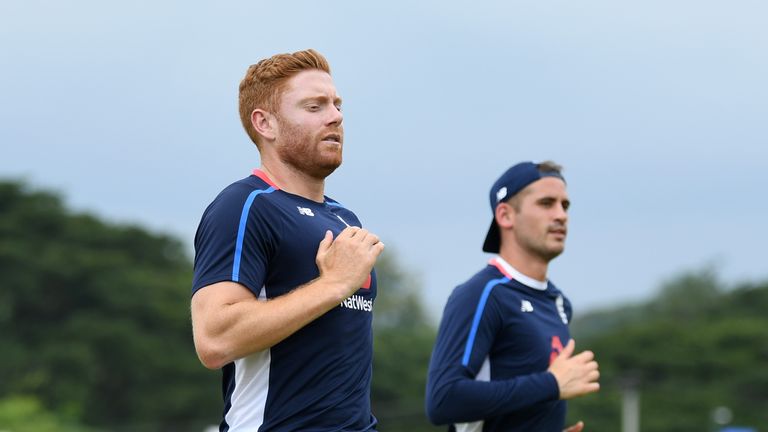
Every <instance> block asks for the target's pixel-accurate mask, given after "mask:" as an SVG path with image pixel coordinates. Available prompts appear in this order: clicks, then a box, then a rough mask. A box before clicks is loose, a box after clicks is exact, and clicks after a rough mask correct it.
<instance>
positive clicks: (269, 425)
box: [192, 174, 377, 432]
mask: <svg viewBox="0 0 768 432" xmlns="http://www.w3.org/2000/svg"><path fill="white" fill-rule="evenodd" d="M347 225H352V226H360V221H359V220H358V218H357V216H355V214H354V213H352V212H351V211H349V210H348V209H346V208H344V207H343V206H342V205H341V204H339V203H338V202H336V201H334V200H332V199H330V198H327V197H326V199H325V202H323V203H318V202H314V201H311V200H308V199H305V198H303V197H300V196H297V195H293V194H290V193H287V192H284V191H282V190H279V189H277V188H276V187H274V186H272V185H271V184H270V183H268V179H267V178H266V176H264V175H263V174H260V176H257V175H252V176H249V177H247V178H245V179H243V180H240V181H238V182H235V183H233V184H232V185H230V186H228V187H227V188H225V189H224V190H223V191H222V192H221V193H220V194H219V195H218V196H217V197H216V199H215V200H214V201H213V202H212V203H211V204H210V206H209V207H208V208H207V209H206V210H205V213H204V214H203V217H202V220H201V222H200V226H199V228H198V231H197V234H196V236H195V250H196V255H195V268H194V280H193V286H192V292H193V294H194V293H195V292H197V290H199V289H202V288H204V287H206V286H208V285H211V284H213V283H216V282H221V281H234V282H238V283H240V284H242V285H243V286H245V287H247V288H248V289H249V290H250V291H251V292H253V294H254V296H257V297H260V298H261V299H272V298H275V297H279V296H281V295H283V294H286V293H288V292H289V291H291V290H293V289H295V288H297V287H299V286H301V285H302V284H305V283H308V282H310V281H312V280H313V279H315V278H317V277H318V276H319V272H318V269H317V265H316V263H315V256H316V254H317V249H318V245H319V243H320V241H321V240H322V239H323V236H324V235H325V232H326V230H331V231H332V232H333V234H334V237H335V236H336V235H338V234H339V233H340V232H341V230H343V229H344V228H346V226H347ZM376 289H377V287H376V275H375V271H374V272H372V275H371V279H370V281H369V282H368V283H367V284H366V287H361V289H360V290H358V291H357V292H356V293H355V294H354V295H353V296H352V297H350V298H349V299H347V300H345V301H344V302H342V303H341V304H340V305H339V306H338V307H336V308H334V309H332V310H330V311H329V312H328V313H326V314H324V315H323V316H321V317H320V318H318V319H316V320H315V321H313V322H311V323H310V324H308V325H307V326H305V327H304V328H302V329H301V330H299V331H298V332H296V333H294V334H293V335H291V336H290V337H288V338H286V339H285V340H283V341H282V342H280V343H278V344H277V345H275V346H273V347H272V348H271V349H270V350H269V353H268V356H265V357H264V358H268V359H269V360H268V364H267V365H264V364H259V367H264V366H267V367H268V368H269V373H268V381H266V382H264V383H263V385H264V386H266V387H267V388H266V389H263V388H262V389H260V390H261V391H264V390H266V395H267V396H266V400H265V403H264V404H263V405H264V406H263V407H261V409H263V411H264V414H263V424H256V423H254V421H252V420H249V422H250V423H245V424H240V425H236V426H237V430H258V431H317V432H321V431H370V430H374V429H375V426H376V423H377V422H376V418H375V417H374V416H373V415H372V413H371V408H370V383H371V360H372V346H373V342H372V341H373V339H372V330H371V322H372V309H373V302H374V300H375V298H376ZM254 361H256V360H254ZM238 368H251V369H255V368H254V367H253V364H252V362H250V361H249V360H248V359H246V360H241V361H235V362H234V363H230V364H229V365H227V366H225V367H224V368H223V383H222V384H223V386H222V389H223V393H224V400H225V412H224V420H223V421H222V426H221V430H235V427H234V426H235V425H230V424H228V422H227V418H228V417H227V416H228V414H229V415H230V416H232V415H234V413H238V414H237V417H238V418H242V417H243V415H244V414H243V410H245V409H252V408H251V405H252V404H253V402H252V401H251V400H250V399H248V397H245V396H243V397H241V396H239V394H238V393H237V392H238V391H243V390H242V389H238V385H243V382H241V381H242V380H243V378H242V376H253V374H255V373H257V372H256V371H253V370H238ZM239 380H240V381H239ZM248 385H249V386H255V384H253V383H249V384H248ZM259 385H262V384H259ZM257 390H259V389H256V388H250V387H249V388H248V390H247V392H248V394H252V393H253V394H255V393H258V391H257ZM233 395H238V397H237V398H233ZM246 402H247V403H246ZM249 404H250V405H249ZM245 416H246V417H247V413H246V414H245ZM241 423H242V422H241ZM230 427H232V429H230ZM256 427H258V429H257V428H256Z"/></svg>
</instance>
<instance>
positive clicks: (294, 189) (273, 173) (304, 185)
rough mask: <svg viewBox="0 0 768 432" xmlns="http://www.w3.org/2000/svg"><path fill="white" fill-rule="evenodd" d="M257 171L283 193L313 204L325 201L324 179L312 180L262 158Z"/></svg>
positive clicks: (296, 171)
mask: <svg viewBox="0 0 768 432" xmlns="http://www.w3.org/2000/svg"><path fill="white" fill-rule="evenodd" d="M259 169H260V170H262V171H263V172H264V173H265V174H266V175H267V176H268V177H269V178H270V179H271V180H272V181H273V182H275V184H276V185H277V187H279V188H280V189H281V190H283V191H285V192H288V193H291V194H294V195H299V196H301V197H304V198H306V199H309V200H312V201H315V202H320V203H321V202H323V201H324V200H325V179H317V178H314V177H312V176H309V175H307V174H306V173H303V172H301V171H298V170H296V169H295V168H293V167H291V166H289V165H286V164H284V163H282V162H280V161H276V160H268V159H264V158H263V159H262V161H261V167H260V168H259Z"/></svg>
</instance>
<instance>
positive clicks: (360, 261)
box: [315, 227, 384, 301]
mask: <svg viewBox="0 0 768 432" xmlns="http://www.w3.org/2000/svg"><path fill="white" fill-rule="evenodd" d="M383 250H384V244H383V243H382V242H380V241H379V237H378V236H377V235H375V234H373V233H371V232H369V231H368V230H366V229H363V228H358V227H347V228H345V229H344V230H343V231H341V232H340V233H339V235H338V236H336V238H335V239H334V238H333V234H332V233H331V231H326V233H325V237H324V238H323V240H322V241H321V242H320V246H319V247H318V249H317V257H316V258H315V261H316V263H317V268H318V269H319V270H320V278H321V279H323V280H324V281H326V282H327V283H329V284H332V285H333V286H338V287H339V300H340V301H341V300H344V299H346V298H347V297H349V296H351V295H352V294H353V293H354V292H355V291H357V290H358V289H360V287H362V286H363V284H364V283H365V281H366V279H368V277H369V276H370V274H371V270H372V269H373V265H374V264H375V263H376V259H377V258H378V257H379V255H380V254H381V252H382V251H383Z"/></svg>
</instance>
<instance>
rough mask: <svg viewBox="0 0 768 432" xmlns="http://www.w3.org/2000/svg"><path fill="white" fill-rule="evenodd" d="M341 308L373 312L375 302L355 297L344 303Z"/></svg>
mask: <svg viewBox="0 0 768 432" xmlns="http://www.w3.org/2000/svg"><path fill="white" fill-rule="evenodd" d="M341 307H345V308H347V309H355V310H361V311H365V312H370V311H372V310H373V300H366V299H365V298H364V297H362V296H359V295H353V296H351V297H349V298H348V299H345V300H344V301H342V302H341Z"/></svg>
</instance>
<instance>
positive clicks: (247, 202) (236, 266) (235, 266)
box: [232, 187, 275, 282]
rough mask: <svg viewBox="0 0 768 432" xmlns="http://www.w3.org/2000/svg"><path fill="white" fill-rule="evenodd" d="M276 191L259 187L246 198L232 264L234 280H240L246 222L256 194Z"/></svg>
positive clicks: (272, 188)
mask: <svg viewBox="0 0 768 432" xmlns="http://www.w3.org/2000/svg"><path fill="white" fill-rule="evenodd" d="M274 191H275V188H274V187H270V188H269V189H258V190H255V191H253V192H251V193H250V195H248V199H246V200H245V204H244V205H243V212H242V213H240V226H239V227H238V228H237V242H236V243H235V262H234V264H232V280H233V281H234V282H238V281H239V280H240V257H241V256H242V254H243V239H244V238H245V224H246V222H248V212H249V211H250V209H251V204H253V200H254V199H256V196H258V195H259V194H263V193H267V194H268V193H272V192H274Z"/></svg>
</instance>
